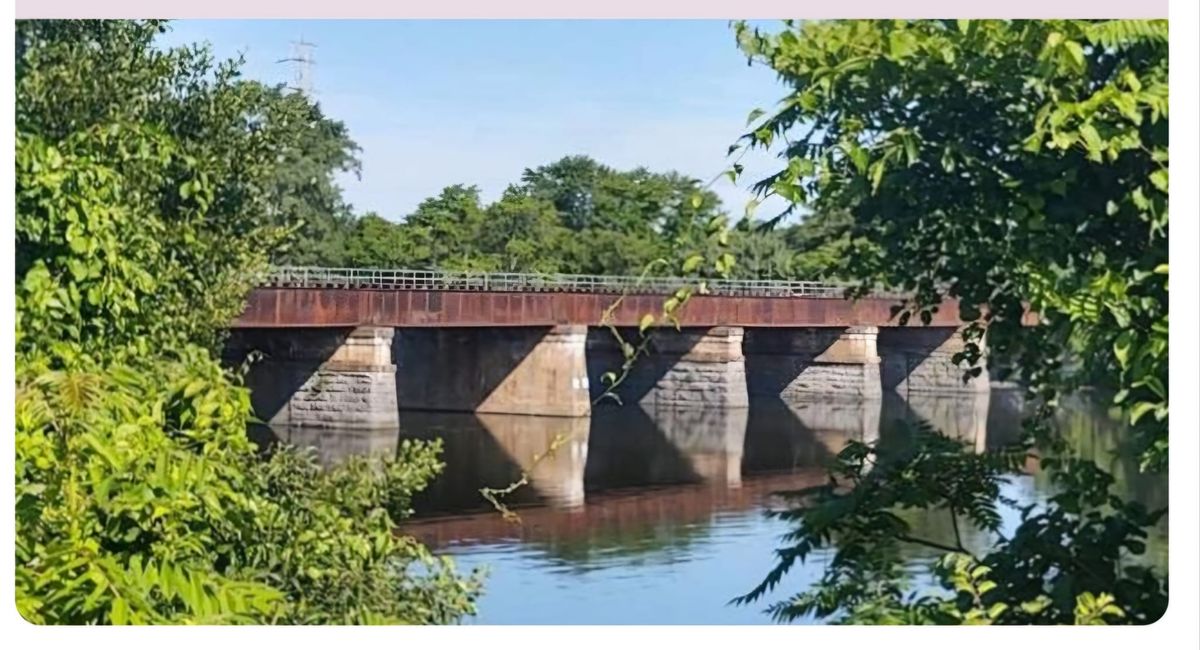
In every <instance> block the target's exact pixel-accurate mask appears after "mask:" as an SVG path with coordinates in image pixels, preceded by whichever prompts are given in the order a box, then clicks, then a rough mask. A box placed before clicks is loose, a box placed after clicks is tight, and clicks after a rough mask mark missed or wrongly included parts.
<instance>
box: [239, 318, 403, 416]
mask: <svg viewBox="0 0 1200 650" xmlns="http://www.w3.org/2000/svg"><path fill="white" fill-rule="evenodd" d="M393 331H394V330H392V328H390V327H358V328H354V329H352V330H346V329H317V330H307V331H297V330H240V331H238V332H237V333H236V334H237V335H236V336H235V337H234V338H232V339H231V340H230V342H229V345H228V346H227V349H226V352H227V356H230V357H233V358H234V359H235V360H236V359H244V358H245V357H246V355H247V354H249V353H250V352H252V351H257V352H259V353H261V354H262V355H263V358H262V360H261V361H260V362H258V363H255V364H254V365H252V366H251V369H250V372H249V374H248V376H247V384H248V385H249V387H250V389H251V395H252V402H253V404H254V407H255V412H256V414H257V415H258V416H259V418H261V419H262V420H264V421H265V422H267V423H269V424H271V425H280V426H300V427H328V428H356V429H385V430H395V428H396V427H397V426H398V424H399V410H398V407H397V402H396V366H395V364H393V363H392V333H393Z"/></svg>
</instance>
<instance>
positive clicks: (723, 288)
mask: <svg viewBox="0 0 1200 650" xmlns="http://www.w3.org/2000/svg"><path fill="white" fill-rule="evenodd" d="M696 282H697V281H696V279H695V278H662V277H634V276H599V275H561V274H560V275H538V274H529V273H470V272H454V271H407V270H385V269H316V268H279V269H275V270H273V271H272V272H271V273H270V274H269V275H268V276H267V278H266V279H265V281H264V282H263V284H262V286H260V287H258V288H257V289H255V290H254V291H253V292H252V293H251V294H250V297H249V300H248V301H247V306H246V309H245V311H244V312H243V313H242V315H241V317H239V318H238V320H237V322H236V324H235V327H239V328H246V327H355V326H359V325H370V326H381V327H488V326H493V327H500V326H522V327H531V326H551V325H587V326H599V325H602V324H604V323H611V324H613V325H617V326H636V325H637V324H638V323H639V321H640V320H641V318H642V315H643V314H647V313H652V314H654V313H659V312H661V311H662V305H663V301H664V300H665V299H666V298H667V297H669V296H670V295H671V294H673V293H675V291H676V290H678V289H679V288H680V287H683V286H689V285H691V286H695V284H696ZM847 288H848V286H847V285H841V284H833V283H826V282H809V281H786V280H709V281H707V283H706V293H705V294H703V295H699V294H697V295H693V296H692V297H691V298H690V299H689V300H688V301H687V303H686V304H685V305H684V306H683V307H682V308H681V309H680V310H679V313H678V317H679V321H680V324H681V325H682V326H685V327H718V326H728V327H833V326H841V327H845V326H875V327H882V326H891V327H899V326H902V325H901V324H900V322H899V320H898V319H897V316H896V314H895V312H894V307H895V306H896V305H897V304H898V303H899V302H900V300H901V298H902V296H900V295H899V294H894V293H883V292H877V293H874V294H872V295H870V296H867V297H864V298H860V299H858V300H850V299H847V298H846V297H845V295H844V294H845V291H846V289H847ZM621 296H624V298H623V299H622V300H621V302H620V304H619V305H618V306H617V307H616V308H615V309H612V310H611V311H608V313H607V319H606V320H604V323H602V322H601V320H602V319H603V318H604V317H605V315H606V310H608V309H609V307H610V306H611V305H612V304H613V303H614V301H616V299H617V298H619V297H621ZM932 318H933V319H932V321H931V322H930V323H929V325H931V326H958V325H960V324H961V321H960V320H959V318H958V304H957V303H956V302H954V301H949V302H947V303H945V304H944V305H943V306H942V308H941V309H939V310H938V312H937V313H934V314H933V315H932ZM907 325H909V326H920V325H922V323H921V322H920V321H919V320H918V319H915V318H914V319H912V320H911V321H910V322H909V323H907Z"/></svg>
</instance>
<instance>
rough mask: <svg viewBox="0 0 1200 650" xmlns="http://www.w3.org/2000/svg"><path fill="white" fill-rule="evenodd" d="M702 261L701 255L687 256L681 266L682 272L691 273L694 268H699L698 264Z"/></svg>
mask: <svg viewBox="0 0 1200 650" xmlns="http://www.w3.org/2000/svg"><path fill="white" fill-rule="evenodd" d="M703 263H704V256H703V255H692V256H691V257H689V258H687V259H686V260H684V261H683V267H682V269H683V272H684V273H691V272H692V271H695V270H696V269H698V268H700V265H701V264H703Z"/></svg>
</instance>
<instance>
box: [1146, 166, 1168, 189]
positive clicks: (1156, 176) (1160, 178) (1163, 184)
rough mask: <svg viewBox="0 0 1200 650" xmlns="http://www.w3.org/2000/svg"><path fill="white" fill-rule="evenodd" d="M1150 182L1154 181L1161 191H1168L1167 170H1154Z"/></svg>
mask: <svg viewBox="0 0 1200 650" xmlns="http://www.w3.org/2000/svg"><path fill="white" fill-rule="evenodd" d="M1150 182H1151V183H1154V187H1157V188H1158V189H1159V190H1160V191H1162V192H1166V191H1167V170H1165V169H1156V170H1154V171H1153V172H1150Z"/></svg>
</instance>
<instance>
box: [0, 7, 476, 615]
mask: <svg viewBox="0 0 1200 650" xmlns="http://www.w3.org/2000/svg"><path fill="white" fill-rule="evenodd" d="M161 29H162V25H160V24H159V23H154V22H145V23H143V22H125V21H121V22H94V21H52V22H21V23H18V26H17V42H18V75H17V107H18V110H17V113H18V118H17V138H16V139H17V153H16V158H17V174H16V176H17V187H16V191H17V216H16V240H17V241H16V244H17V245H16V249H17V253H18V255H17V257H18V259H17V286H16V302H17V323H16V330H17V350H16V352H17V364H16V367H17V403H16V412H17V418H16V451H17V454H16V490H17V513H16V514H17V517H16V529H17V535H16V537H17V545H16V556H17V576H16V580H17V603H18V609H19V611H20V612H21V614H22V615H23V616H25V617H26V618H27V619H29V620H31V621H34V622H37V623H50V624H85V623H116V624H119V623H164V622H171V623H182V622H193V623H196V622H205V623H233V622H248V623H264V622H294V623H315V622H355V623H371V622H410V623H441V622H450V621H453V620H456V619H457V618H459V617H460V616H462V615H464V614H467V613H470V612H471V611H472V607H473V605H472V602H473V597H474V594H475V593H476V592H477V588H478V587H477V584H476V582H475V580H474V579H473V578H472V579H461V578H459V577H458V576H456V575H455V574H454V573H453V571H452V568H451V567H450V566H449V565H448V563H446V562H444V561H442V560H438V559H436V558H432V557H431V556H430V555H429V554H428V552H427V551H425V549H423V548H422V547H420V545H418V544H416V543H415V542H414V541H412V540H410V539H404V538H397V537H395V536H394V534H393V528H394V523H395V521H396V520H398V519H399V518H400V517H403V516H406V515H407V514H408V513H407V503H408V499H409V496H410V495H411V494H412V493H413V492H414V491H416V490H419V489H421V488H423V487H424V485H425V483H426V482H427V481H428V480H429V478H430V477H431V476H432V475H433V474H434V473H435V472H436V471H437V470H438V469H439V465H438V463H437V461H436V454H437V452H438V449H437V448H436V446H429V445H425V446H411V447H406V448H404V449H403V450H402V451H401V452H400V454H399V457H398V458H396V459H391V460H380V461H379V462H378V463H374V464H366V463H364V462H357V463H352V464H350V465H347V466H345V467H342V468H339V469H336V470H333V471H331V472H328V473H323V472H321V471H319V470H318V468H317V465H316V463H315V461H314V460H312V459H311V458H307V457H305V456H303V455H301V454H299V453H298V452H295V451H293V450H286V449H284V450H279V451H277V452H274V453H273V454H272V455H271V456H270V457H269V458H266V459H263V458H262V457H261V454H260V453H259V452H258V450H257V449H255V448H254V447H253V445H252V443H251V442H250V441H249V439H248V438H247V436H246V429H247V426H248V425H249V423H250V421H251V415H250V404H249V398H248V395H247V392H246V390H245V389H244V388H242V387H241V386H239V380H238V379H237V378H236V376H234V375H233V374H232V373H230V372H228V371H226V370H224V369H222V368H221V367H220V365H219V364H218V363H217V362H216V361H215V359H214V358H213V354H212V347H211V346H212V345H214V344H215V343H216V341H217V336H216V331H217V328H218V327H220V326H223V325H224V324H225V323H226V322H228V320H229V319H230V318H231V317H232V316H233V315H235V314H236V313H237V312H238V311H239V310H240V309H241V308H242V300H243V298H244V291H245V290H246V288H247V287H248V286H249V283H250V282H252V281H253V273H254V271H255V270H256V269H258V268H260V267H261V266H262V265H263V264H264V263H265V262H266V260H267V257H268V255H269V254H270V252H271V251H272V250H275V247H276V246H277V245H278V244H279V242H280V241H281V239H282V237H284V236H285V235H286V234H287V232H288V230H289V227H288V226H287V225H285V224H282V223H281V222H280V220H279V213H278V212H276V213H274V214H272V213H271V208H272V206H276V207H277V205H276V203H275V202H274V200H273V198H272V196H273V195H272V190H273V188H277V187H278V186H277V182H278V172H279V169H278V167H277V166H276V164H275V163H276V162H277V161H278V160H279V159H280V157H282V158H284V159H286V158H287V156H288V155H289V152H292V151H294V149H293V147H295V146H297V144H296V143H297V142H298V141H299V140H301V139H302V137H301V136H302V135H303V129H300V130H297V129H296V128H295V127H296V123H295V122H294V121H293V120H295V119H298V118H300V117H302V116H305V115H307V116H309V117H310V118H311V116H312V115H313V112H312V110H311V107H309V106H307V102H306V101H305V100H304V99H303V98H301V97H299V96H293V95H283V94H281V93H279V92H278V91H273V90H270V89H265V88H263V87H262V86H260V85H257V84H253V83H248V82H242V81H238V80H237V79H236V66H234V65H232V64H230V65H221V66H216V67H214V66H213V65H212V64H211V61H210V59H209V57H208V55H207V53H206V52H205V51H204V50H202V49H197V48H181V49H175V50H169V51H161V50H158V49H156V48H155V46H154V45H153V39H154V37H155V35H156V34H158V33H159V32H160V30H161ZM197 342H200V343H203V344H204V345H200V344H198V343H197Z"/></svg>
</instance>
